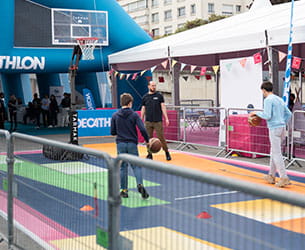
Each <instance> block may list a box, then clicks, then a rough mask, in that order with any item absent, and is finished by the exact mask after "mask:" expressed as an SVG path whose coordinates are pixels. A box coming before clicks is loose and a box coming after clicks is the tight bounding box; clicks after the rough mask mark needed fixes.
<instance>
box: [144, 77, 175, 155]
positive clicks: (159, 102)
mask: <svg viewBox="0 0 305 250" xmlns="http://www.w3.org/2000/svg"><path fill="white" fill-rule="evenodd" d="M148 89H149V92H148V93H147V94H146V95H145V96H144V97H143V99H142V108H141V119H142V120H144V118H145V128H146V130H147V132H148V135H149V137H150V138H152V137H153V132H154V130H156V134H157V137H158V138H159V140H160V141H161V143H162V148H163V150H164V151H165V157H166V160H167V161H170V160H171V159H172V158H171V156H170V154H169V152H168V147H167V143H166V140H165V138H164V134H163V124H162V115H163V116H164V118H165V125H166V126H168V125H169V120H168V117H167V111H166V106H165V104H164V98H163V96H162V94H161V93H159V92H157V91H156V83H155V82H154V81H150V82H149V83H148ZM146 158H147V159H152V158H153V156H152V154H151V153H150V152H149V151H148V154H147V156H146Z"/></svg>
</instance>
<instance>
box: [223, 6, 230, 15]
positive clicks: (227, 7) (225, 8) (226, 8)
mask: <svg viewBox="0 0 305 250" xmlns="http://www.w3.org/2000/svg"><path fill="white" fill-rule="evenodd" d="M222 14H223V15H233V5H231V4H223V5H222Z"/></svg>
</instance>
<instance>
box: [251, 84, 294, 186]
mask: <svg viewBox="0 0 305 250" xmlns="http://www.w3.org/2000/svg"><path fill="white" fill-rule="evenodd" d="M261 90H262V92H263V96H264V97H265V99H264V110H263V112H252V113H251V114H250V116H253V115H255V114H256V115H257V116H259V117H260V118H262V119H265V120H266V121H267V126H268V129H269V140H270V146H271V148H270V154H271V157H270V170H269V174H268V175H266V176H264V179H265V180H266V181H267V182H268V183H270V184H274V183H275V175H276V172H278V174H279V176H280V180H279V181H278V182H277V183H276V186H277V187H285V186H287V185H289V184H290V180H289V178H288V176H287V173H286V169H285V164H284V160H283V155H282V142H283V140H284V139H285V131H286V124H287V123H288V122H289V120H290V118H291V112H290V110H289V109H288V107H287V106H286V105H285V103H284V101H283V99H282V98H280V97H278V96H277V95H274V94H273V92H272V91H273V85H272V83H271V82H264V83H263V84H262V85H261Z"/></svg>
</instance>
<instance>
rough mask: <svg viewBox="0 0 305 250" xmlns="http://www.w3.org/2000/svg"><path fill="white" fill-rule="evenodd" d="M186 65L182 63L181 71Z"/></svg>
mask: <svg viewBox="0 0 305 250" xmlns="http://www.w3.org/2000/svg"><path fill="white" fill-rule="evenodd" d="M185 66H186V64H185V63H181V67H180V71H182V70H183V69H184V67H185Z"/></svg>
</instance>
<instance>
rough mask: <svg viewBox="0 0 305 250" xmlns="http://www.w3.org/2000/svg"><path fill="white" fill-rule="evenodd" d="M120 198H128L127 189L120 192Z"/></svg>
mask: <svg viewBox="0 0 305 250" xmlns="http://www.w3.org/2000/svg"><path fill="white" fill-rule="evenodd" d="M120 196H121V197H122V198H128V190H127V189H124V190H122V191H121V193H120Z"/></svg>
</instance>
